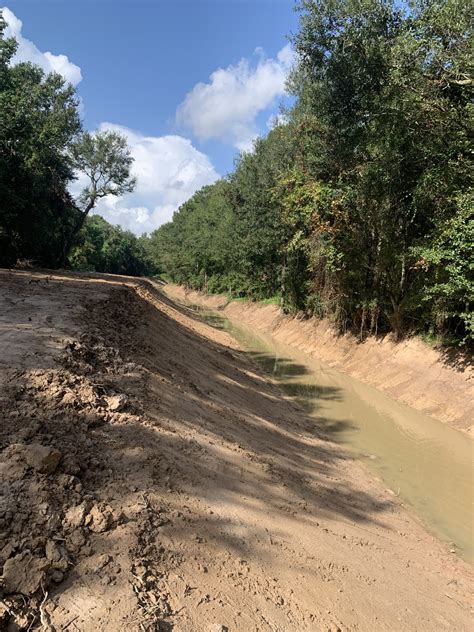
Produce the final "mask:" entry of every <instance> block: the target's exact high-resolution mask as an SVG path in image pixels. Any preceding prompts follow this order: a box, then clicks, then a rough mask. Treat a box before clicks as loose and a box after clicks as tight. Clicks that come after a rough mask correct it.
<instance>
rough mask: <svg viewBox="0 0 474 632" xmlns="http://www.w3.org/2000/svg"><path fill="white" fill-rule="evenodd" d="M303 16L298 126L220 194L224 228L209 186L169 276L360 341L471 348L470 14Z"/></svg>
mask: <svg viewBox="0 0 474 632" xmlns="http://www.w3.org/2000/svg"><path fill="white" fill-rule="evenodd" d="M299 11H300V15H301V18H300V28H299V31H298V32H297V33H296V35H295V36H294V37H293V45H294V48H295V50H296V54H297V63H296V64H295V67H294V70H293V72H292V74H291V76H290V79H289V88H290V89H291V91H292V92H293V94H294V95H295V97H296V102H295V105H294V107H293V109H292V110H291V111H290V112H288V113H287V116H286V119H287V121H286V123H285V124H280V125H278V126H277V127H276V128H275V129H274V130H272V131H271V132H270V133H269V134H268V136H267V137H266V138H264V139H259V140H257V141H256V143H255V146H254V150H253V151H252V152H250V153H247V154H243V155H241V156H240V157H239V159H238V161H237V163H236V167H235V170H234V172H233V173H232V174H231V175H230V176H229V177H228V179H227V180H226V181H225V182H224V183H223V182H221V183H219V185H218V186H219V187H220V188H221V189H222V190H225V193H224V195H222V196H220V202H219V206H218V212H217V213H216V210H217V209H216V208H214V211H212V212H211V211H210V205H209V201H210V200H213V199H214V188H213V187H208V188H206V190H205V195H203V192H198V193H197V194H196V195H195V196H194V197H193V198H192V199H191V200H190V201H188V202H187V203H186V204H185V205H183V207H182V208H181V209H180V210H179V211H178V212H177V213H176V214H175V216H174V218H173V222H171V223H170V224H168V225H167V226H166V227H163V228H162V229H159V230H158V231H157V233H156V234H155V235H154V236H153V238H152V241H153V243H155V245H156V247H157V248H159V249H160V250H161V253H162V255H161V256H162V262H163V265H164V266H165V268H166V270H167V271H168V273H169V274H170V275H171V276H172V277H173V278H174V279H175V280H177V281H179V282H182V283H187V284H189V285H192V286H193V287H202V288H206V289H208V290H210V291H224V290H225V291H229V290H230V289H231V290H232V294H233V295H237V296H242V295H245V296H249V297H250V298H253V299H259V300H261V299H264V298H270V297H273V296H275V295H278V296H280V297H281V302H282V305H283V307H284V308H285V309H286V310H289V311H299V310H304V311H306V313H308V314H314V315H318V316H324V317H328V318H331V319H332V320H333V321H334V322H335V323H336V324H337V325H338V326H339V327H340V328H341V329H347V328H351V329H353V330H354V331H357V332H358V333H359V335H360V336H361V337H363V336H365V335H367V334H369V333H371V332H372V333H377V332H384V331H393V332H395V334H396V335H397V336H400V335H403V334H404V333H407V332H411V331H419V332H427V331H430V330H436V332H437V334H440V333H444V334H446V335H447V336H448V337H450V338H451V339H455V340H457V341H458V342H460V341H465V342H467V341H468V340H469V339H471V340H472V333H473V332H472V314H471V305H472V249H471V248H472V193H471V191H472V162H471V155H470V133H471V130H472V87H473V80H472V43H471V42H472V28H471V23H470V10H469V6H468V3H464V2H462V1H460V0H433V1H431V2H427V1H426V0H413V2H411V3H410V4H409V5H404V4H400V3H398V2H395V1H392V0H303V1H302V2H301V3H300V5H299ZM216 186H217V185H216ZM208 214H211V215H212V217H213V222H212V223H211V224H209V223H206V222H207V220H205V218H206V217H208ZM209 249H210V250H212V252H213V257H214V260H215V261H219V265H218V266H210V265H209V259H208V254H206V253H208V251H209ZM420 262H422V263H420Z"/></svg>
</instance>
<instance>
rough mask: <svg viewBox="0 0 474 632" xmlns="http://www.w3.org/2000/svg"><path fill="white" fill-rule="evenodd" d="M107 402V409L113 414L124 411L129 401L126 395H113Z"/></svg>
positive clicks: (107, 398)
mask: <svg viewBox="0 0 474 632" xmlns="http://www.w3.org/2000/svg"><path fill="white" fill-rule="evenodd" d="M105 400H106V402H107V408H108V409H109V410H112V411H113V412H118V411H120V410H123V409H124V408H125V406H126V405H127V402H128V399H127V396H126V395H123V394H122V395H111V396H110V397H106V398H105Z"/></svg>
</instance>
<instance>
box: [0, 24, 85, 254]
mask: <svg viewBox="0 0 474 632" xmlns="http://www.w3.org/2000/svg"><path fill="white" fill-rule="evenodd" d="M4 30H5V22H4V21H3V19H2V17H1V15H0V265H11V264H12V263H14V262H15V261H16V260H17V259H18V258H29V259H32V260H34V261H36V262H37V263H41V264H43V265H55V264H57V262H58V256H59V253H60V251H61V244H62V242H63V241H64V239H65V236H66V235H67V234H68V231H69V230H70V227H71V225H72V224H73V222H74V217H75V211H74V206H73V203H72V200H71V198H70V196H69V195H68V193H67V183H68V182H69V181H70V180H71V178H72V176H73V174H72V165H71V163H70V160H69V158H68V156H67V153H66V148H67V146H68V144H69V143H70V142H71V141H72V139H73V138H74V137H75V135H76V134H77V133H78V131H79V129H80V121H79V116H78V113H77V101H76V98H75V94H74V89H73V88H72V87H71V86H68V85H66V84H65V82H64V80H63V79H62V78H61V77H60V76H59V75H57V74H49V75H45V73H44V72H43V71H42V70H41V69H40V68H38V67H37V66H34V65H32V64H29V63H22V64H17V65H14V66H12V65H10V62H11V59H12V57H13V55H14V53H15V50H16V42H15V40H14V39H13V38H10V39H5V38H4V37H3V33H4Z"/></svg>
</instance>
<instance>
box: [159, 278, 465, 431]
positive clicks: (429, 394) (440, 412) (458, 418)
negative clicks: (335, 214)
mask: <svg viewBox="0 0 474 632" xmlns="http://www.w3.org/2000/svg"><path fill="white" fill-rule="evenodd" d="M166 293H167V294H168V295H169V296H171V297H176V298H178V299H181V300H183V299H184V298H186V300H188V301H190V302H194V303H196V304H200V305H203V306H207V307H208V308H210V309H214V310H219V311H221V312H222V313H223V314H224V315H225V316H227V317H229V318H231V319H234V320H237V321H238V320H241V321H242V322H244V323H245V324H247V325H250V326H251V327H255V328H256V329H257V330H260V331H263V332H265V333H271V335H272V336H273V337H274V338H275V339H276V340H279V341H281V342H284V343H285V344H287V345H290V346H293V347H296V348H297V349H300V350H302V351H304V352H305V353H307V354H310V355H315V356H317V357H319V358H321V359H322V360H324V362H326V363H327V364H329V365H330V366H333V367H335V368H337V369H338V370H339V371H342V372H345V373H348V374H349V375H351V376H353V377H355V378H357V379H358V380H361V381H362V382H365V383H367V384H371V385H372V386H375V387H376V388H378V389H380V390H381V391H383V392H384V393H385V394H387V395H389V396H390V397H392V398H393V399H395V400H397V401H400V402H403V403H404V404H408V406H411V407H412V408H415V409H416V410H420V411H422V412H424V413H426V414H427V415H430V416H431V417H434V418H435V419H438V420H439V421H442V422H444V423H447V424H449V425H450V426H452V427H453V428H457V429H458V430H462V431H464V432H467V433H468V434H471V435H474V363H473V357H472V353H471V352H469V350H466V349H462V348H461V349H447V350H442V349H435V348H433V347H430V346H428V345H427V344H426V343H424V342H423V341H422V340H420V339H419V338H415V337H413V338H408V339H406V340H403V341H401V342H396V341H394V340H393V337H392V336H391V335H386V336H379V337H374V336H371V337H368V338H366V339H364V340H362V341H361V340H359V339H358V338H357V337H355V336H354V335H352V334H350V333H347V334H345V335H339V334H338V333H336V332H335V331H334V328H333V327H332V326H331V325H330V323H328V322H327V321H324V320H323V321H321V320H318V319H304V318H298V317H296V318H295V317H292V316H286V315H284V314H282V313H281V311H280V309H279V308H278V307H277V306H275V305H262V304H259V303H251V302H246V301H232V302H229V300H228V299H227V298H226V297H225V296H221V295H206V294H202V293H198V292H193V291H187V290H185V289H184V288H183V287H180V286H176V285H167V286H166Z"/></svg>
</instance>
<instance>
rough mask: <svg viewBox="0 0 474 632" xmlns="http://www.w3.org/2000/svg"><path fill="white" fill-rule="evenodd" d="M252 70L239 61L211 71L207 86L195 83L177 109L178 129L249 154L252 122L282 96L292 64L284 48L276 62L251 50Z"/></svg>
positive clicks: (254, 130) (253, 129) (290, 53)
mask: <svg viewBox="0 0 474 632" xmlns="http://www.w3.org/2000/svg"><path fill="white" fill-rule="evenodd" d="M255 54H256V55H257V56H258V62H257V64H256V66H252V65H251V63H250V62H249V61H248V60H247V59H242V60H241V61H240V62H239V63H238V64H237V65H236V66H229V67H228V68H226V69H222V68H219V69H218V70H216V71H214V72H213V73H212V74H211V76H210V80H209V83H198V84H196V85H195V86H194V88H193V89H192V90H191V92H189V93H188V94H187V95H186V97H185V99H184V101H183V103H181V105H180V106H179V107H178V110H177V113H176V120H177V123H178V125H180V126H182V127H185V128H188V129H190V130H192V132H193V133H194V134H195V136H196V137H197V138H198V139H200V140H208V139H211V138H218V139H220V140H224V141H226V142H231V143H232V144H233V145H234V146H235V147H237V148H238V149H239V150H249V149H251V147H252V141H253V140H254V139H255V138H256V137H257V136H258V128H257V123H256V118H257V116H258V114H259V113H260V112H262V111H264V110H266V109H267V108H269V107H270V106H271V105H272V104H274V102H275V99H276V98H277V97H281V96H283V95H284V94H285V81H286V77H287V75H288V72H289V70H290V68H291V65H292V62H293V57H294V54H293V51H292V49H291V47H290V45H289V44H288V45H286V46H285V47H284V48H282V49H281V51H280V52H279V53H278V55H277V57H276V59H269V58H266V57H265V55H264V53H263V51H262V49H260V48H258V49H256V50H255Z"/></svg>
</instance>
